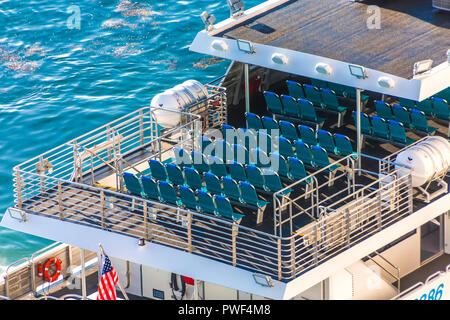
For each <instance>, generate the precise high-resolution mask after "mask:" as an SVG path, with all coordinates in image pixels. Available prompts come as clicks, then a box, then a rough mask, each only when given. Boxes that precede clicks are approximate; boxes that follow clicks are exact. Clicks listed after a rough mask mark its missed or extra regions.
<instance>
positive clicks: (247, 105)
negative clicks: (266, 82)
mask: <svg viewBox="0 0 450 320" xmlns="http://www.w3.org/2000/svg"><path fill="white" fill-rule="evenodd" d="M244 81H245V111H246V112H250V87H249V85H250V84H249V67H248V64H247V63H246V64H244Z"/></svg>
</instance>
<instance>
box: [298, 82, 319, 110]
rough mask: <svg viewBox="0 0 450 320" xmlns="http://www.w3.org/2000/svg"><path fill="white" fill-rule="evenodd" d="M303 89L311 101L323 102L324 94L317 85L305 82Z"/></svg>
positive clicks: (316, 103) (315, 102)
mask: <svg viewBox="0 0 450 320" xmlns="http://www.w3.org/2000/svg"><path fill="white" fill-rule="evenodd" d="M303 90H304V91H305V96H306V99H308V100H309V101H311V102H312V103H313V104H315V105H320V104H321V103H322V95H321V94H320V91H319V90H318V89H317V88H316V87H315V86H313V85H310V84H304V85H303Z"/></svg>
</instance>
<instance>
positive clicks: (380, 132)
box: [370, 116, 389, 139]
mask: <svg viewBox="0 0 450 320" xmlns="http://www.w3.org/2000/svg"><path fill="white" fill-rule="evenodd" d="M370 120H371V122H372V129H373V134H374V135H376V136H378V137H381V138H384V139H389V130H388V125H387V123H386V121H385V120H384V119H383V118H380V117H377V116H370Z"/></svg>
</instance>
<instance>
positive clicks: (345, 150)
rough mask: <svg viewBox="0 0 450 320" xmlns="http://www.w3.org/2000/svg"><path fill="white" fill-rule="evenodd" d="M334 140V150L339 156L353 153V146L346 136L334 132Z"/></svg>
mask: <svg viewBox="0 0 450 320" xmlns="http://www.w3.org/2000/svg"><path fill="white" fill-rule="evenodd" d="M334 141H335V142H336V151H337V153H338V154H339V155H341V156H348V155H350V154H353V153H354V151H353V146H352V142H351V141H350V139H349V138H348V137H347V136H344V135H343V134H339V133H335V134H334Z"/></svg>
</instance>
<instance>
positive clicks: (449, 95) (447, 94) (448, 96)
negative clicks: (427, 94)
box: [435, 87, 450, 102]
mask: <svg viewBox="0 0 450 320" xmlns="http://www.w3.org/2000/svg"><path fill="white" fill-rule="evenodd" d="M435 96H436V97H439V98H442V99H444V100H446V101H447V102H450V87H447V88H446V89H444V90H442V91H440V92H438V93H436V95H435Z"/></svg>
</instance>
